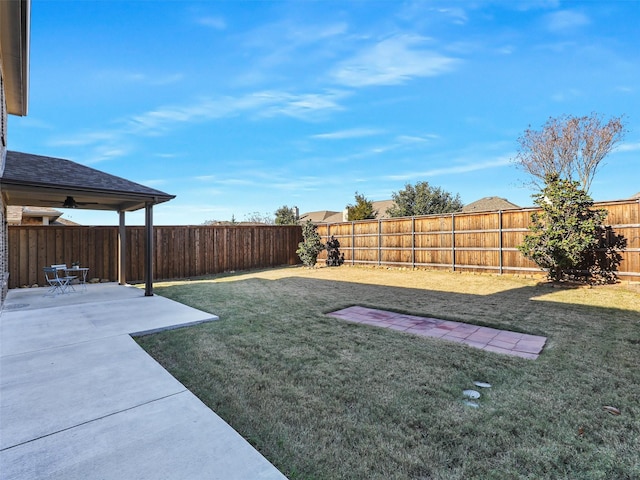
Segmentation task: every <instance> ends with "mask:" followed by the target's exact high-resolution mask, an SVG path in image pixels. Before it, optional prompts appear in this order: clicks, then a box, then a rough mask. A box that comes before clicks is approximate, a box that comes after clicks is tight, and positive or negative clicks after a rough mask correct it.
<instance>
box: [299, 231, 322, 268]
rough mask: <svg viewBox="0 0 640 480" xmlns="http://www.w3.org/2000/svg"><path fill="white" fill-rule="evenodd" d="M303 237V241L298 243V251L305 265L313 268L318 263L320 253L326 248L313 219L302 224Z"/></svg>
mask: <svg viewBox="0 0 640 480" xmlns="http://www.w3.org/2000/svg"><path fill="white" fill-rule="evenodd" d="M302 238H303V241H302V242H300V243H299V244H298V250H296V253H297V254H298V256H299V257H300V260H302V263H303V264H304V265H306V266H307V267H309V268H312V267H314V266H315V265H316V262H317V260H318V255H320V252H321V251H322V250H324V245H323V244H322V242H321V240H320V234H319V233H318V232H317V230H316V226H315V225H314V224H313V222H312V221H311V220H307V222H306V223H304V224H303V225H302Z"/></svg>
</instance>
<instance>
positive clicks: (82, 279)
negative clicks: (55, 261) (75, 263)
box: [64, 267, 89, 292]
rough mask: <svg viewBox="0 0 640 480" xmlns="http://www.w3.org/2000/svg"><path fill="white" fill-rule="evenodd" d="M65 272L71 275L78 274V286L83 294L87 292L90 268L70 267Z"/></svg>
mask: <svg viewBox="0 0 640 480" xmlns="http://www.w3.org/2000/svg"><path fill="white" fill-rule="evenodd" d="M64 271H65V272H66V273H67V274H70V275H73V274H76V276H77V277H78V286H80V287H81V289H82V291H83V292H84V291H86V290H87V274H88V273H89V267H70V268H65V269H64ZM77 274H80V275H77Z"/></svg>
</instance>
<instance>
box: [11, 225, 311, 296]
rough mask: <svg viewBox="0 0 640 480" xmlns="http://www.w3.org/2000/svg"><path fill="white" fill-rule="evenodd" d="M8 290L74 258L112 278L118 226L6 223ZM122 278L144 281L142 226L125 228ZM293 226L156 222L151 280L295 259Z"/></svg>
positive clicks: (92, 273) (298, 234) (96, 274)
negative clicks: (53, 265) (17, 224)
mask: <svg viewBox="0 0 640 480" xmlns="http://www.w3.org/2000/svg"><path fill="white" fill-rule="evenodd" d="M8 230H9V237H8V250H9V251H8V254H9V255H8V256H9V272H10V275H9V288H15V287H20V286H23V285H33V284H39V285H42V284H43V283H44V274H43V272H42V267H44V266H46V265H52V264H57V263H66V264H68V265H70V264H71V263H73V262H79V263H80V264H81V265H82V266H83V267H89V278H100V279H106V280H110V281H116V280H117V278H118V258H117V252H118V250H117V248H118V227H84V226H80V227H76V226H51V225H49V226H10V227H9V229H8ZM126 230H127V244H126V261H127V271H126V272H125V273H126V278H127V281H129V282H138V281H143V280H144V257H145V255H144V252H145V250H144V249H145V228H144V227H134V226H132V227H126ZM301 241H302V231H301V228H300V227H299V226H297V225H294V226H272V225H240V226H227V225H224V226H219V225H212V226H208V225H207V226H204V225H203V226H168V227H167V226H157V227H155V228H154V278H155V279H156V280H167V279H174V278H189V277H198V276H202V275H209V274H214V273H221V272H227V271H231V270H249V269H255V268H266V267H273V266H278V265H294V264H297V263H300V259H299V258H298V256H297V255H296V249H297V248H298V243H299V242H301Z"/></svg>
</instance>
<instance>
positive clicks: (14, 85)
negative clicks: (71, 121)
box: [0, 0, 30, 115]
mask: <svg viewBox="0 0 640 480" xmlns="http://www.w3.org/2000/svg"><path fill="white" fill-rule="evenodd" d="M29 24H30V0H17V1H12V2H0V59H1V60H2V77H3V80H4V88H5V96H6V103H7V112H8V113H10V114H12V115H26V114H27V104H28V97H29V93H28V92H29Z"/></svg>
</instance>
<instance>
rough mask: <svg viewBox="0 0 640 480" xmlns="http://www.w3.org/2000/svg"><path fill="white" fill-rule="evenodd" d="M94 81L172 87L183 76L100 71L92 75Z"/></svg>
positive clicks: (176, 74) (177, 74) (116, 70)
mask: <svg viewBox="0 0 640 480" xmlns="http://www.w3.org/2000/svg"><path fill="white" fill-rule="evenodd" d="M94 77H95V79H96V81H98V82H104V83H106V84H108V85H118V84H132V83H139V84H143V85H148V86H165V85H173V84H176V83H178V82H180V81H181V80H182V79H183V78H184V75H183V74H181V73H162V74H159V73H144V72H138V71H127V70H118V69H114V70H101V71H99V72H96V73H95V74H94Z"/></svg>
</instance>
